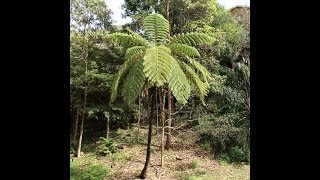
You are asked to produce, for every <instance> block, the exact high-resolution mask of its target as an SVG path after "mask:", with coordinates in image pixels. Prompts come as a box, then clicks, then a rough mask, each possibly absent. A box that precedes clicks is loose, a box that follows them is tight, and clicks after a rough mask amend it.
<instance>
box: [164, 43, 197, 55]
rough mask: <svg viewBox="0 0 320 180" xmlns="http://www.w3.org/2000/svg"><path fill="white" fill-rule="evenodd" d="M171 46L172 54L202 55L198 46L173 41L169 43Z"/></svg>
mask: <svg viewBox="0 0 320 180" xmlns="http://www.w3.org/2000/svg"><path fill="white" fill-rule="evenodd" d="M169 48H170V49H171V52H172V54H175V55H178V56H190V57H200V54H199V52H198V50H197V49H196V48H194V47H191V46H188V45H185V44H179V43H172V44H170V45H169Z"/></svg>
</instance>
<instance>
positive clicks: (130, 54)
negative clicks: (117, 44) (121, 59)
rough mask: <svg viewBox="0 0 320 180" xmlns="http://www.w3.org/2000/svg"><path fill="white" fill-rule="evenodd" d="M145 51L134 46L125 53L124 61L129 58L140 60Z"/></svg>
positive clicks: (143, 48)
mask: <svg viewBox="0 0 320 180" xmlns="http://www.w3.org/2000/svg"><path fill="white" fill-rule="evenodd" d="M145 50H146V48H145V47H144V46H134V47H131V48H128V49H127V51H126V55H125V58H126V59H131V58H139V59H142V58H143V55H144V53H145Z"/></svg>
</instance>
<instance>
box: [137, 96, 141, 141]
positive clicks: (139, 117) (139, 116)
mask: <svg viewBox="0 0 320 180" xmlns="http://www.w3.org/2000/svg"><path fill="white" fill-rule="evenodd" d="M140 101H141V97H140V95H139V105H138V106H139V107H138V108H139V113H138V114H139V115H138V132H137V142H139V133H140V119H141V113H140V111H141V109H140Z"/></svg>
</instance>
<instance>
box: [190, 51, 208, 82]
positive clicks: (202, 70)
mask: <svg viewBox="0 0 320 180" xmlns="http://www.w3.org/2000/svg"><path fill="white" fill-rule="evenodd" d="M187 60H188V62H189V63H190V64H192V65H193V66H194V67H195V68H196V69H197V70H198V71H199V72H200V73H201V74H202V77H203V79H204V81H205V82H206V83H207V84H208V80H212V77H211V74H210V73H209V71H208V70H207V69H206V68H205V67H204V66H202V65H201V64H200V63H199V62H198V61H196V60H195V59H192V58H190V57H187Z"/></svg>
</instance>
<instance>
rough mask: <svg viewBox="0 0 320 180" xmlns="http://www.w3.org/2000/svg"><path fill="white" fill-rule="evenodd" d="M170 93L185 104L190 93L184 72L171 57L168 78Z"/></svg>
mask: <svg viewBox="0 0 320 180" xmlns="http://www.w3.org/2000/svg"><path fill="white" fill-rule="evenodd" d="M168 86H169V88H170V90H171V91H172V94H173V95H174V97H175V98H176V99H177V101H178V102H179V103H181V104H186V103H187V101H188V98H189V97H190V93H191V86H190V83H189V81H188V78H187V76H186V74H185V73H184V72H183V71H182V69H181V67H180V65H179V63H178V62H177V60H176V59H174V58H172V69H171V73H170V77H169V80H168Z"/></svg>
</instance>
